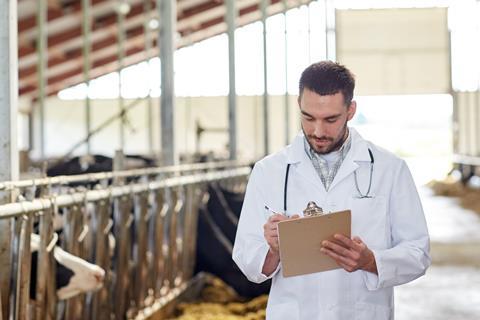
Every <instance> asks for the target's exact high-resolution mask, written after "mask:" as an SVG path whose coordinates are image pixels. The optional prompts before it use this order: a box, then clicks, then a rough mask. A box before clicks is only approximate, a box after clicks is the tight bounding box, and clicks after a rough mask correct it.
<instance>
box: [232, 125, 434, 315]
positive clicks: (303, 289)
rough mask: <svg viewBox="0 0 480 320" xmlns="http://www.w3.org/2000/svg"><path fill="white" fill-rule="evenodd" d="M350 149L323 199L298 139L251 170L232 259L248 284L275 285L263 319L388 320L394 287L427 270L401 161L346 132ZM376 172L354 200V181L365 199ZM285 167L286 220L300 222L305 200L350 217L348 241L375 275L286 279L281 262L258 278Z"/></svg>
mask: <svg viewBox="0 0 480 320" xmlns="http://www.w3.org/2000/svg"><path fill="white" fill-rule="evenodd" d="M350 134H351V135H352V146H351V149H350V151H349V152H348V154H347V155H346V157H345V159H344V161H343V163H342V165H341V167H340V169H339V170H338V173H337V175H336V176H335V179H334V180H333V182H332V184H331V186H330V189H329V191H328V192H327V191H326V190H325V188H324V186H323V184H322V182H321V180H320V178H319V176H318V174H317V172H316V171H315V169H314V167H313V165H312V163H311V160H310V159H309V158H308V156H307V155H306V153H305V150H304V144H303V143H304V142H303V139H304V137H303V134H302V133H300V134H299V135H298V136H297V137H296V138H295V140H294V141H293V143H292V144H291V145H289V146H287V147H286V148H284V149H283V150H281V151H280V152H277V153H275V154H272V155H269V156H267V157H265V158H264V159H262V160H260V161H259V162H257V163H256V165H255V167H254V169H253V171H252V173H251V176H250V179H249V182H248V186H247V191H246V195H245V200H244V204H243V208H242V212H241V216H240V220H239V224H238V230H237V235H236V239H235V245H234V248H233V260H234V261H235V262H236V263H237V265H238V266H239V268H240V269H241V270H242V272H243V273H244V274H245V275H246V276H247V278H248V279H249V280H250V281H253V282H257V283H260V282H263V281H265V280H267V279H268V278H272V288H271V291H270V296H269V299H268V305H267V319H272V320H280V319H285V320H296V319H302V320H303V319H305V320H314V319H319V320H320V319H322V320H323V319H328V320H330V319H365V320H373V319H382V320H383V319H393V287H394V286H396V285H400V284H403V283H406V282H409V281H412V280H414V279H416V278H418V277H420V276H421V275H423V274H424V273H425V270H426V269H427V268H428V266H429V265H430V262H431V259H430V256H429V236H428V231H427V226H426V222H425V217H424V214H423V209H422V205H421V203H420V199H419V196H418V193H417V190H416V187H415V185H414V182H413V179H412V176H411V174H410V171H409V169H408V167H407V165H406V164H405V162H404V161H403V160H401V159H399V158H398V157H396V156H395V155H393V154H391V153H390V152H388V151H386V150H384V149H382V148H379V147H377V146H375V145H373V144H372V143H370V142H368V141H366V140H364V139H363V138H362V137H361V136H360V135H359V134H358V133H357V132H356V131H355V130H354V129H352V128H350ZM369 148H370V150H371V151H372V153H373V156H374V171H373V178H372V186H371V192H370V195H373V196H374V197H373V198H365V199H359V198H358V197H357V195H358V191H357V189H356V188H355V181H354V174H353V172H354V171H356V172H357V177H358V185H359V188H360V190H361V191H362V192H363V193H364V194H365V193H366V190H367V189H368V182H369V174H370V155H369V153H368V149H369ZM287 163H291V167H290V174H289V179H288V192H287V199H288V203H287V215H288V216H291V215H294V214H299V215H302V211H303V209H305V207H306V205H307V203H308V202H309V201H312V200H313V201H315V202H316V203H317V205H319V206H320V207H322V208H323V210H324V211H326V212H329V211H338V210H345V209H351V210H352V236H353V235H357V236H359V237H360V238H361V239H362V240H363V241H364V242H365V243H366V245H367V246H368V247H369V248H370V249H371V250H372V251H373V253H374V255H375V260H376V264H377V269H378V276H377V275H375V274H373V273H369V272H366V271H355V272H352V273H348V272H347V271H345V270H343V269H336V270H331V271H326V272H318V273H314V274H310V275H303V276H295V277H288V278H284V277H283V275H282V272H281V270H280V269H281V262H280V265H279V267H278V268H277V270H276V271H275V272H274V273H273V274H272V275H271V276H270V277H266V276H265V275H263V274H262V272H261V270H262V266H263V263H264V260H265V256H266V254H267V252H268V244H267V242H266V240H265V239H264V236H263V225H264V224H265V223H266V221H267V217H266V215H265V209H264V206H265V205H267V206H268V207H270V208H271V209H273V210H275V211H280V212H282V211H283V194H284V192H283V190H284V180H285V172H286V166H287Z"/></svg>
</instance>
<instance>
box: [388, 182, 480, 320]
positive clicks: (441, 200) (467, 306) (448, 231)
mask: <svg viewBox="0 0 480 320" xmlns="http://www.w3.org/2000/svg"><path fill="white" fill-rule="evenodd" d="M419 192H420V195H421V197H422V203H423V206H424V210H425V215H426V218H427V223H428V227H429V232H430V236H431V242H432V250H431V254H432V260H433V264H432V266H431V267H430V269H429V270H428V271H427V274H426V275H425V276H424V277H421V278H419V279H417V280H415V281H413V282H411V283H409V284H406V285H403V286H399V287H397V288H396V289H395V319H396V320H410V319H422V320H428V319H432V320H447V319H448V320H479V319H480V215H478V214H476V213H475V212H472V211H470V210H466V209H463V208H461V207H460V206H459V205H458V204H457V201H456V200H455V199H454V198H447V197H437V196H434V195H433V194H432V192H431V191H430V190H429V189H427V188H426V187H421V188H419Z"/></svg>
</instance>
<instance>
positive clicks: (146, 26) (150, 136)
mask: <svg viewBox="0 0 480 320" xmlns="http://www.w3.org/2000/svg"><path fill="white" fill-rule="evenodd" d="M151 10H152V3H151V1H150V0H145V1H144V3H143V11H144V15H145V24H144V26H143V28H144V33H145V59H146V61H147V64H148V70H150V51H152V39H151V28H150V20H151V18H152V15H151V12H150V11H151ZM152 102H153V101H152V87H151V85H150V84H149V88H148V96H147V117H148V118H147V123H148V128H147V130H148V151H149V153H150V155H153V154H154V148H153V103H152Z"/></svg>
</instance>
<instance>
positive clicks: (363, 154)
mask: <svg viewBox="0 0 480 320" xmlns="http://www.w3.org/2000/svg"><path fill="white" fill-rule="evenodd" d="M349 131H350V135H351V139H352V146H351V148H350V151H349V152H348V153H347V155H346V157H345V159H344V160H343V162H342V165H341V166H340V168H339V170H338V172H337V174H336V175H335V179H334V180H333V182H332V184H331V185H330V188H329V190H332V189H333V188H334V187H335V185H336V184H338V183H339V182H340V181H342V180H343V179H344V178H346V177H347V176H348V175H349V174H351V173H352V172H353V171H355V170H356V169H357V168H358V167H359V165H358V164H357V162H363V161H367V162H370V154H369V152H368V142H367V141H366V140H364V139H363V138H362V137H361V136H360V134H359V133H358V132H357V131H356V130H355V129H353V128H350V127H349ZM304 139H305V137H304V134H303V131H301V132H300V133H299V134H298V135H297V136H296V137H295V139H294V140H293V142H292V144H291V145H290V147H289V148H287V163H290V164H298V171H299V173H301V174H302V175H303V176H304V177H305V178H307V179H308V180H310V181H311V182H313V183H314V184H315V185H318V184H320V185H321V186H322V187H323V183H322V182H321V180H320V177H319V176H318V173H317V172H316V171H315V168H314V167H313V164H312V161H311V160H310V158H308V156H307V154H306V152H305V148H304V144H303V143H304V142H303V141H304ZM321 189H323V190H325V188H324V187H323V188H321Z"/></svg>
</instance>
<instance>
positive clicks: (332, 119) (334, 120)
mask: <svg viewBox="0 0 480 320" xmlns="http://www.w3.org/2000/svg"><path fill="white" fill-rule="evenodd" d="M337 120H338V118H328V119H326V121H327V123H335V122H336V121H337Z"/></svg>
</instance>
